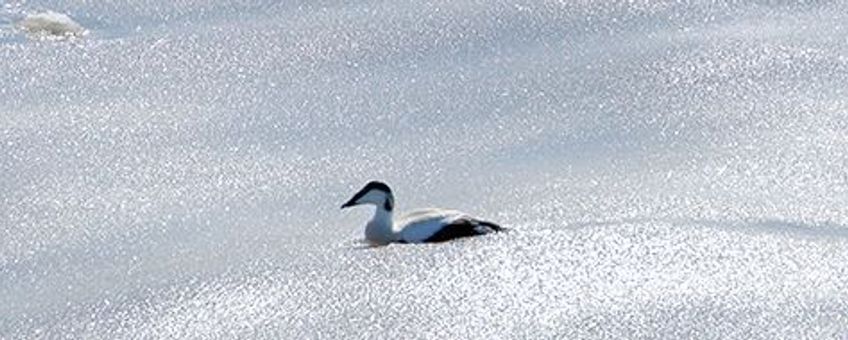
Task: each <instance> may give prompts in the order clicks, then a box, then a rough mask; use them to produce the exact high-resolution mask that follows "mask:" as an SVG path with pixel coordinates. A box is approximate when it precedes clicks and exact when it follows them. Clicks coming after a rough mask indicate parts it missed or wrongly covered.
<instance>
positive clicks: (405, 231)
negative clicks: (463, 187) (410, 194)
mask: <svg viewBox="0 0 848 340" xmlns="http://www.w3.org/2000/svg"><path fill="white" fill-rule="evenodd" d="M361 204H373V205H375V206H376V207H377V209H376V210H375V212H374V218H372V219H371V221H369V222H368V224H367V225H366V226H365V238H366V240H368V242H370V243H372V244H375V245H385V244H389V243H391V242H398V243H423V242H444V241H449V240H452V239H456V238H460V237H468V236H476V235H484V234H488V233H492V232H499V231H503V228H502V227H501V226H499V225H497V224H494V223H492V222H487V221H483V220H480V219H477V218H474V217H471V216H469V215H467V214H465V213H462V212H460V211H456V210H446V209H436V208H429V209H420V210H414V211H411V212H409V213H407V214H404V215H402V216H400V217H399V218H398V219H397V220H395V219H394V218H393V212H394V208H395V198H394V196H393V195H392V190H391V189H390V188H389V186H388V185H386V184H385V183H382V182H377V181H372V182H369V183H368V184H367V185H365V187H364V188H362V190H359V192H357V193H356V195H353V198H351V199H350V200H349V201H347V203H345V204H343V205H342V209H344V208H348V207H352V206H356V205H361Z"/></svg>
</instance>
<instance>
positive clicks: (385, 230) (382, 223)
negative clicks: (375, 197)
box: [365, 204, 396, 244]
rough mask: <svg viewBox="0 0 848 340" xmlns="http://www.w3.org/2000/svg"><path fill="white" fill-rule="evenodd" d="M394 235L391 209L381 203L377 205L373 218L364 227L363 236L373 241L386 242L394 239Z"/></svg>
mask: <svg viewBox="0 0 848 340" xmlns="http://www.w3.org/2000/svg"><path fill="white" fill-rule="evenodd" d="M395 236H396V235H395V230H394V221H393V220H392V211H391V210H387V209H386V207H385V206H384V205H382V204H380V205H377V209H376V210H375V211H374V218H372V219H371V221H370V222H368V225H367V226H366V227H365V238H366V239H368V241H371V242H374V243H378V244H387V243H390V242H392V241H394V240H395Z"/></svg>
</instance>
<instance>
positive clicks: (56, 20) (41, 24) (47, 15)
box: [18, 11, 86, 38]
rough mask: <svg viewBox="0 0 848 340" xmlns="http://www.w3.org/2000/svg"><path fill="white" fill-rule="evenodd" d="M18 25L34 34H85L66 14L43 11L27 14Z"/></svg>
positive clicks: (55, 35)
mask: <svg viewBox="0 0 848 340" xmlns="http://www.w3.org/2000/svg"><path fill="white" fill-rule="evenodd" d="M18 27H20V28H21V29H22V30H24V31H26V32H27V33H29V34H32V35H34V36H41V37H55V38H68V37H78V36H82V35H84V34H85V32H86V31H85V29H84V28H83V27H82V26H80V24H78V23H77V22H76V21H74V20H73V19H71V17H69V16H67V15H66V14H62V13H56V12H53V11H45V12H40V13H35V14H29V15H27V16H26V17H25V18H24V19H23V20H21V21H20V22H18Z"/></svg>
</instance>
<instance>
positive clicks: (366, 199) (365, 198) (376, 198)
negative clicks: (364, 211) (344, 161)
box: [342, 181, 395, 211]
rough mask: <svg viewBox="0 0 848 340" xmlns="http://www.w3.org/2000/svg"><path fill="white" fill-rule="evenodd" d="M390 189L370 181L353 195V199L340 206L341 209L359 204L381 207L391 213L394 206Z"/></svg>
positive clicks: (383, 184) (382, 184) (381, 183)
mask: <svg viewBox="0 0 848 340" xmlns="http://www.w3.org/2000/svg"><path fill="white" fill-rule="evenodd" d="M394 201H395V199H394V196H392V189H389V186H388V185H386V183H383V182H377V181H371V182H368V184H366V185H365V187H364V188H362V190H359V192H357V193H356V195H353V197H352V198H351V199H350V200H349V201H347V203H345V204H342V209H344V208H348V207H352V206H355V205H361V204H373V205H376V206H377V207H382V208H383V209H386V210H388V211H392V208H393V207H394V205H395V202H394Z"/></svg>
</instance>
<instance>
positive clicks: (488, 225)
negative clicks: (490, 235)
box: [477, 221, 507, 232]
mask: <svg viewBox="0 0 848 340" xmlns="http://www.w3.org/2000/svg"><path fill="white" fill-rule="evenodd" d="M477 224H479V225H480V226H483V227H486V228H490V229H492V231H494V232H502V231H507V229H506V228H504V227H501V226H499V225H497V224H494V223H492V222H488V221H478V222H477Z"/></svg>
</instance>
